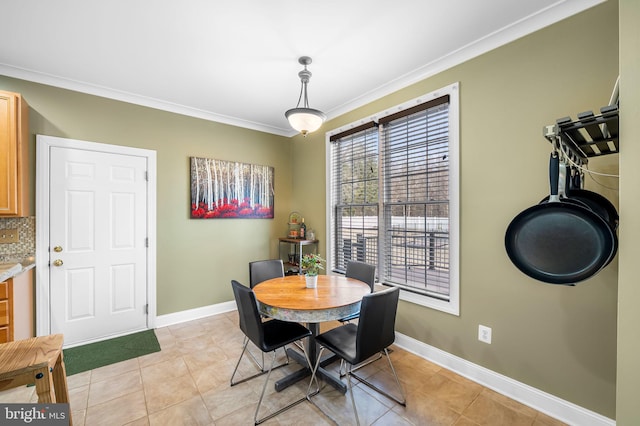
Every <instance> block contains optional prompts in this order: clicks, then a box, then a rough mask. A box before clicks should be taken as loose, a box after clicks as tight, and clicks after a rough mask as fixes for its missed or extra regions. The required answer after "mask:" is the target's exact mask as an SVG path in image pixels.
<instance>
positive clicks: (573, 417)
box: [395, 333, 616, 426]
mask: <svg viewBox="0 0 640 426" xmlns="http://www.w3.org/2000/svg"><path fill="white" fill-rule="evenodd" d="M395 345H397V346H399V347H400V348H402V349H404V350H407V351H409V352H411V353H414V354H416V355H418V356H420V357H422V358H424V359H426V360H428V361H431V362H433V363H435V364H438V365H440V366H442V367H444V368H446V369H447V370H451V371H453V372H454V373H457V374H460V375H461V376H464V377H466V378H468V379H469V380H473V381H474V382H476V383H479V384H481V385H482V386H485V387H487V388H489V389H492V390H494V391H496V392H498V393H500V394H502V395H505V396H507V397H509V398H511V399H513V400H516V401H518V402H520V403H522V404H524V405H527V406H529V407H531V408H534V409H535V410H537V411H540V412H542V413H545V414H547V415H549V416H551V417H553V418H555V419H558V420H560V421H562V422H564V423H567V424H569V425H579V426H612V425H615V424H616V422H615V420H612V419H610V418H608V417H604V416H602V415H600V414H598V413H594V412H593V411H589V410H587V409H585V408H582V407H580V406H578V405H576V404H573V403H571V402H568V401H565V400H563V399H560V398H558V397H556V396H553V395H551V394H548V393H546V392H543V391H541V390H539V389H536V388H534V387H531V386H529V385H526V384H524V383H520V382H518V381H516V380H513V379H511V378H509V377H507V376H503V375H502V374H499V373H496V372H495V371H492V370H489V369H487V368H484V367H482V366H480V365H476V364H473V363H471V362H469V361H467V360H465V359H462V358H459V357H457V356H455V355H452V354H450V353H448V352H445V351H443V350H441V349H438V348H436V347H433V346H430V345H427V344H426V343H424V342H421V341H419V340H416V339H413V338H411V337H409V336H405V335H403V334H401V333H396V341H395Z"/></svg>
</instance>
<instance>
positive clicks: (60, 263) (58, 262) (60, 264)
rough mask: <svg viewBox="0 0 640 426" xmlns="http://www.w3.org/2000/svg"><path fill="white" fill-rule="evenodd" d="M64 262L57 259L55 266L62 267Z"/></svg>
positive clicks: (54, 262)
mask: <svg viewBox="0 0 640 426" xmlns="http://www.w3.org/2000/svg"><path fill="white" fill-rule="evenodd" d="M62 264H63V262H62V260H60V259H56V260H54V261H53V266H62Z"/></svg>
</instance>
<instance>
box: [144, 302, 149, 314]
mask: <svg viewBox="0 0 640 426" xmlns="http://www.w3.org/2000/svg"><path fill="white" fill-rule="evenodd" d="M144 313H145V314H149V304H148V303H147V304H146V305H144Z"/></svg>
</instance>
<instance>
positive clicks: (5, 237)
mask: <svg viewBox="0 0 640 426" xmlns="http://www.w3.org/2000/svg"><path fill="white" fill-rule="evenodd" d="M18 242H20V239H19V238H18V229H17V228H16V229H0V244H6V243H18Z"/></svg>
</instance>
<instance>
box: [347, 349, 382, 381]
mask: <svg viewBox="0 0 640 426" xmlns="http://www.w3.org/2000/svg"><path fill="white" fill-rule="evenodd" d="M380 358H382V352H379V353H378V357H377V358H372V359H370V360H368V361H365V362H363V363H362V364H358V365H357V366H355V367H354V368H352V369H351V371H358V370H360V369H361V368H362V367H366V366H367V365H369V364H371V363H372V362H376V361H377V360H379V359H380ZM344 367H345V362H344V359H341V360H340V370H339V372H340V378H343V377H344V376H346V375H347V370H345V369H344Z"/></svg>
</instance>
